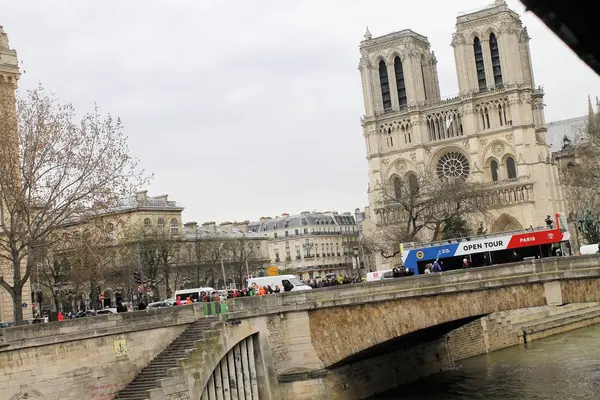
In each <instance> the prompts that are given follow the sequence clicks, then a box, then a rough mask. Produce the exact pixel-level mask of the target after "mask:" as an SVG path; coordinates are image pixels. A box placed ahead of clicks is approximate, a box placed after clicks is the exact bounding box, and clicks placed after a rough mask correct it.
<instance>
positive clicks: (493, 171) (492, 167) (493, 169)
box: [490, 160, 498, 182]
mask: <svg viewBox="0 0 600 400" xmlns="http://www.w3.org/2000/svg"><path fill="white" fill-rule="evenodd" d="M490 172H491V174H492V181H493V182H496V181H497V180H498V161H496V160H492V162H491V163H490Z"/></svg>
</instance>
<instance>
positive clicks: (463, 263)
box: [462, 257, 470, 269]
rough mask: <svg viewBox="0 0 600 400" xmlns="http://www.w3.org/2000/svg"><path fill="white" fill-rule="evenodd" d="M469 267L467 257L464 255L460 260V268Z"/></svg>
mask: <svg viewBox="0 0 600 400" xmlns="http://www.w3.org/2000/svg"><path fill="white" fill-rule="evenodd" d="M469 267H470V265H469V260H467V258H466V257H465V258H463V261H462V269H467V268H469Z"/></svg>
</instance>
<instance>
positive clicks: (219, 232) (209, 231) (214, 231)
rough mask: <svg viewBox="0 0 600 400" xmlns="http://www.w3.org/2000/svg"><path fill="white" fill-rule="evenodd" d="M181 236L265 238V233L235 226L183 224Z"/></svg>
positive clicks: (195, 237)
mask: <svg viewBox="0 0 600 400" xmlns="http://www.w3.org/2000/svg"><path fill="white" fill-rule="evenodd" d="M182 236H183V238H184V239H188V240H196V239H202V238H210V237H215V236H217V237H225V238H241V237H245V238H246V239H266V238H267V237H266V235H265V234H262V233H256V232H243V231H241V230H239V229H237V228H235V227H230V228H228V229H224V228H223V227H221V226H217V225H213V226H212V227H208V228H207V227H204V226H201V225H200V226H196V227H188V226H184V227H183V230H182Z"/></svg>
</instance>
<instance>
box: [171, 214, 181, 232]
mask: <svg viewBox="0 0 600 400" xmlns="http://www.w3.org/2000/svg"><path fill="white" fill-rule="evenodd" d="M171 233H172V234H174V235H176V234H178V233H179V222H177V219H175V218H173V219H172V220H171Z"/></svg>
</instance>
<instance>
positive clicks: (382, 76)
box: [379, 60, 392, 110]
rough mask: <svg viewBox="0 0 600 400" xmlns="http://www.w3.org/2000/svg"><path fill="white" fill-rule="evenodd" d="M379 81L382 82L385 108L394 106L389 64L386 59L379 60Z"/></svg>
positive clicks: (382, 97)
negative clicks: (388, 71) (388, 70)
mask: <svg viewBox="0 0 600 400" xmlns="http://www.w3.org/2000/svg"><path fill="white" fill-rule="evenodd" d="M379 83H380V84H381V99H382V100H383V109H384V110H389V109H390V108H392V96H391V95H390V81H389V79H388V73H387V65H385V61H383V60H381V61H380V62H379Z"/></svg>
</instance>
